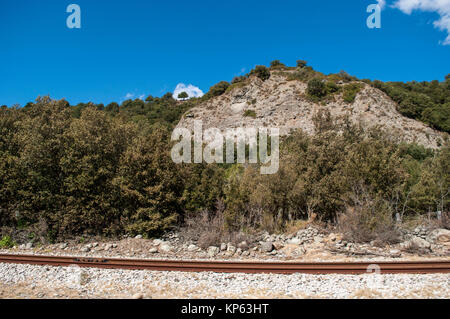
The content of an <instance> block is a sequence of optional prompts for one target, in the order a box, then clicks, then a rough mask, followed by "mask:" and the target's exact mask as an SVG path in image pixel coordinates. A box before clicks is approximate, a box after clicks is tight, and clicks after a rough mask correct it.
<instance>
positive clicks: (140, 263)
mask: <svg viewBox="0 0 450 319" xmlns="http://www.w3.org/2000/svg"><path fill="white" fill-rule="evenodd" d="M0 263H12V264H31V265H48V266H63V267H67V266H72V265H76V266H79V267H93V268H109V269H139V270H158V271H190V272H201V271H210V272H222V273H277V274H293V273H307V274H364V273H368V272H376V271H378V270H379V272H380V273H385V274H387V273H390V274H395V273H450V260H449V261H420V262H419V261H400V262H386V261H380V262H376V261H374V262H348V263H347V262H331V263H326V262H319V263H315V262H256V261H246V262H241V261H193V260H153V259H119V258H108V257H105V258H101V257H68V256H41V255H10V254H0Z"/></svg>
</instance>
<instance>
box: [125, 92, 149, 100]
mask: <svg viewBox="0 0 450 319" xmlns="http://www.w3.org/2000/svg"><path fill="white" fill-rule="evenodd" d="M135 97H136V98H138V99H140V100H142V101H144V99H145V94H141V95H139V96H137V95H136V94H135V93H131V92H128V93H127V94H126V95H125V96H124V97H123V98H122V100H121V102H123V101H125V100H132V99H134V98H135Z"/></svg>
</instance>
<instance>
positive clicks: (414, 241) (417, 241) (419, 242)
mask: <svg viewBox="0 0 450 319" xmlns="http://www.w3.org/2000/svg"><path fill="white" fill-rule="evenodd" d="M409 244H410V245H414V246H416V247H418V248H422V249H429V248H430V247H431V244H430V243H429V242H427V241H426V240H425V239H422V238H420V237H417V236H415V237H413V238H411V239H410V240H409Z"/></svg>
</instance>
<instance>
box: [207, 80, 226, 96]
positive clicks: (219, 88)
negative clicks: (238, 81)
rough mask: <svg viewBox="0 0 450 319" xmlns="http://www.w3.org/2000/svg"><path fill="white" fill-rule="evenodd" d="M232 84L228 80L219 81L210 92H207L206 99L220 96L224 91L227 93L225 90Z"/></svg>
mask: <svg viewBox="0 0 450 319" xmlns="http://www.w3.org/2000/svg"><path fill="white" fill-rule="evenodd" d="M229 86H230V83H228V82H227V81H221V82H219V83H217V84H216V85H213V86H212V87H211V88H210V89H209V91H208V93H206V94H205V99H209V98H212V97H215V96H219V95H222V94H223V93H225V91H226V90H227V89H228V87H229Z"/></svg>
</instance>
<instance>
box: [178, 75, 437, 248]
mask: <svg viewBox="0 0 450 319" xmlns="http://www.w3.org/2000/svg"><path fill="white" fill-rule="evenodd" d="M290 72H295V71H284V72H283V73H284V74H287V73H290ZM286 79H287V78H286V76H285V75H281V74H276V72H275V71H273V72H272V74H271V77H270V78H269V79H268V80H266V81H262V80H260V79H259V78H257V77H254V76H251V77H250V78H249V80H248V81H247V84H246V85H245V86H243V87H236V88H234V89H232V90H227V92H225V93H224V94H222V95H220V96H217V97H215V98H212V99H209V100H207V101H205V102H203V103H200V104H198V105H196V106H195V107H193V108H192V109H190V110H189V112H187V113H186V114H187V115H189V116H184V117H183V118H182V119H181V120H180V122H179V123H178V125H177V127H179V128H187V129H189V130H190V131H193V127H194V121H195V120H201V121H202V122H203V128H204V129H205V130H206V129H208V128H218V129H219V130H221V131H225V130H226V129H228V128H235V127H237V126H242V127H264V126H265V125H266V123H271V126H273V127H278V128H279V129H280V134H281V135H287V134H289V132H290V131H291V130H292V129H297V128H301V129H302V130H303V131H304V132H305V133H307V134H314V120H313V116H314V114H315V112H312V110H317V109H319V108H320V107H321V106H320V105H319V104H318V103H316V102H313V101H310V100H308V99H307V98H305V96H306V94H305V93H306V91H307V84H306V83H304V82H301V81H286ZM359 83H361V84H363V86H364V88H363V89H362V90H361V91H360V92H359V93H358V94H357V96H356V99H355V101H354V103H353V104H352V112H351V114H349V116H350V117H349V120H350V121H351V122H353V123H359V122H364V123H365V124H366V125H367V126H368V127H371V126H381V127H382V128H383V129H386V130H387V131H399V133H401V134H400V137H401V138H402V140H404V141H411V142H412V141H416V142H417V143H419V144H422V145H424V146H427V147H432V148H437V147H438V146H437V145H438V141H442V138H443V134H441V133H439V132H438V131H435V130H433V129H432V128H430V127H428V126H427V125H425V124H424V123H422V122H419V121H416V120H413V119H409V118H407V117H404V116H402V115H401V114H400V113H399V112H398V110H397V106H396V103H395V102H394V101H393V100H392V99H390V98H389V97H388V96H387V95H386V94H384V93H383V92H382V91H380V90H378V89H376V88H374V87H371V86H370V85H367V84H364V83H362V82H359ZM253 100H255V101H256V103H255V104H254V105H252V101H253ZM369 105H370V106H371V107H370V110H368V106H369ZM326 107H327V108H328V109H329V110H330V112H331V115H332V116H333V117H338V116H341V115H344V114H347V113H348V103H346V102H345V101H343V99H342V98H337V99H335V100H334V101H332V102H330V103H329V104H327V106H326ZM247 110H253V111H254V112H255V113H256V117H254V118H253V117H249V116H245V111H247ZM191 116H192V117H191ZM264 240H266V241H268V239H264ZM272 241H274V239H272Z"/></svg>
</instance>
